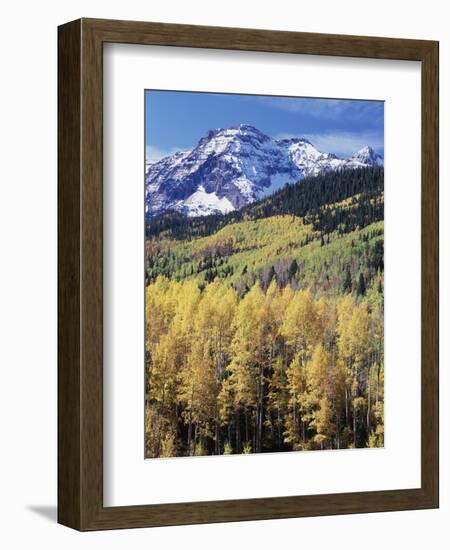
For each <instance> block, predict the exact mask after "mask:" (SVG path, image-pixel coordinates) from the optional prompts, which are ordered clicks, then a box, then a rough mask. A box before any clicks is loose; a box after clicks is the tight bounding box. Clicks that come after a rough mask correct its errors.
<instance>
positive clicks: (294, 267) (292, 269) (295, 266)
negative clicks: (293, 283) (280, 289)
mask: <svg viewBox="0 0 450 550" xmlns="http://www.w3.org/2000/svg"><path fill="white" fill-rule="evenodd" d="M297 271H298V263H297V260H296V259H295V258H294V259H293V260H292V262H291V265H290V266H289V271H288V274H289V279H293V278H294V277H295V275H296V274H297Z"/></svg>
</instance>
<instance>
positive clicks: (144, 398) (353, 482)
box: [58, 19, 439, 531]
mask: <svg viewBox="0 0 450 550" xmlns="http://www.w3.org/2000/svg"><path fill="white" fill-rule="evenodd" d="M58 40H59V59H58V98H59V104H58V113H59V117H58V118H59V122H58V130H59V140H58V147H59V149H58V158H59V163H58V182H59V183H58V189H59V197H58V208H59V214H58V219H59V222H58V231H59V244H58V255H59V291H58V292H59V293H58V300H59V327H58V341H59V350H58V363H59V368H58V378H59V382H58V418H59V424H58V440H59V447H58V486H59V489H58V520H59V522H60V523H62V524H64V525H67V526H69V527H72V528H75V529H78V530H82V531H87V530H98V529H114V528H131V527H150V526H165V525H180V524H190V523H210V522H227V521H244V520H255V519H271V518H288V517H302V516H313V515H315V516H317V515H329V514H348V513H363V512H376V511H393V510H412V509H424V508H436V507H438V502H439V501H438V489H439V488H438V480H439V470H438V156H439V146H438V43H437V42H432V41H421V40H401V39H390V38H373V37H356V36H336V35H321V34H306V33H292V32H281V31H264V30H253V29H232V28H219V27H217V28H212V27H200V26H199V27H196V26H187V25H170V24H160V23H141V22H127V21H108V20H97V19H80V20H77V21H74V22H71V23H67V24H65V25H62V26H61V27H59V33H58Z"/></svg>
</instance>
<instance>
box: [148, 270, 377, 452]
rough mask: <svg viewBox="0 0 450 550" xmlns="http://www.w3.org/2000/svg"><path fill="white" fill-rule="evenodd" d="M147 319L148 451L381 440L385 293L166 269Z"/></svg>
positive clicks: (311, 446) (151, 293)
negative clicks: (316, 289) (374, 295)
mask: <svg viewBox="0 0 450 550" xmlns="http://www.w3.org/2000/svg"><path fill="white" fill-rule="evenodd" d="M381 304H382V302H381ZM146 318H147V324H146V455H147V457H167V456H189V455H191V456H194V455H202V454H235V453H250V452H252V453H253V452H273V451H289V450H316V449H338V448H349V447H380V446H383V444H384V412H383V403H384V391H383V388H384V357H383V311H382V305H379V304H377V302H375V301H373V300H372V301H370V300H369V299H368V298H367V297H364V296H354V295H353V294H344V295H341V296H337V297H336V296H334V297H330V296H328V297H327V296H314V295H313V293H312V292H311V290H310V289H296V290H293V289H292V288H291V286H289V285H287V286H285V287H284V288H280V287H279V286H278V285H277V283H276V282H275V280H273V281H272V282H271V283H270V284H269V286H268V287H267V289H266V290H264V289H263V288H262V287H261V285H260V283H259V281H256V282H255V283H254V284H253V286H251V288H249V290H248V292H246V293H245V295H243V296H241V297H240V295H239V294H238V292H237V291H236V290H235V289H234V288H233V287H232V286H230V285H228V284H226V283H225V282H224V281H221V280H219V278H216V279H215V280H214V281H212V282H211V283H210V284H208V285H206V286H205V287H204V288H203V289H202V290H201V289H200V288H199V285H198V284H197V282H196V281H194V280H191V279H186V280H183V281H176V280H171V279H168V278H166V277H164V276H161V275H160V276H158V277H157V278H156V279H155V280H154V281H152V282H151V283H150V284H149V285H148V286H147V289H146Z"/></svg>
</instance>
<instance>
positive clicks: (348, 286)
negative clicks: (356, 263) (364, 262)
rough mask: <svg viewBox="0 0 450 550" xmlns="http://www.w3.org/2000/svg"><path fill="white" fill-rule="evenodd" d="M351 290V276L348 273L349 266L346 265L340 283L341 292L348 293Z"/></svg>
mask: <svg viewBox="0 0 450 550" xmlns="http://www.w3.org/2000/svg"><path fill="white" fill-rule="evenodd" d="M351 291H352V276H351V274H350V268H349V267H347V269H346V270H345V277H344V283H343V285H342V292H343V293H344V294H349V293H350V292H351Z"/></svg>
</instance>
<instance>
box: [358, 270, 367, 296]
mask: <svg viewBox="0 0 450 550" xmlns="http://www.w3.org/2000/svg"><path fill="white" fill-rule="evenodd" d="M365 294H366V281H365V280H364V275H363V274H362V272H361V273H360V274H359V281H358V296H364V295H365Z"/></svg>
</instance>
